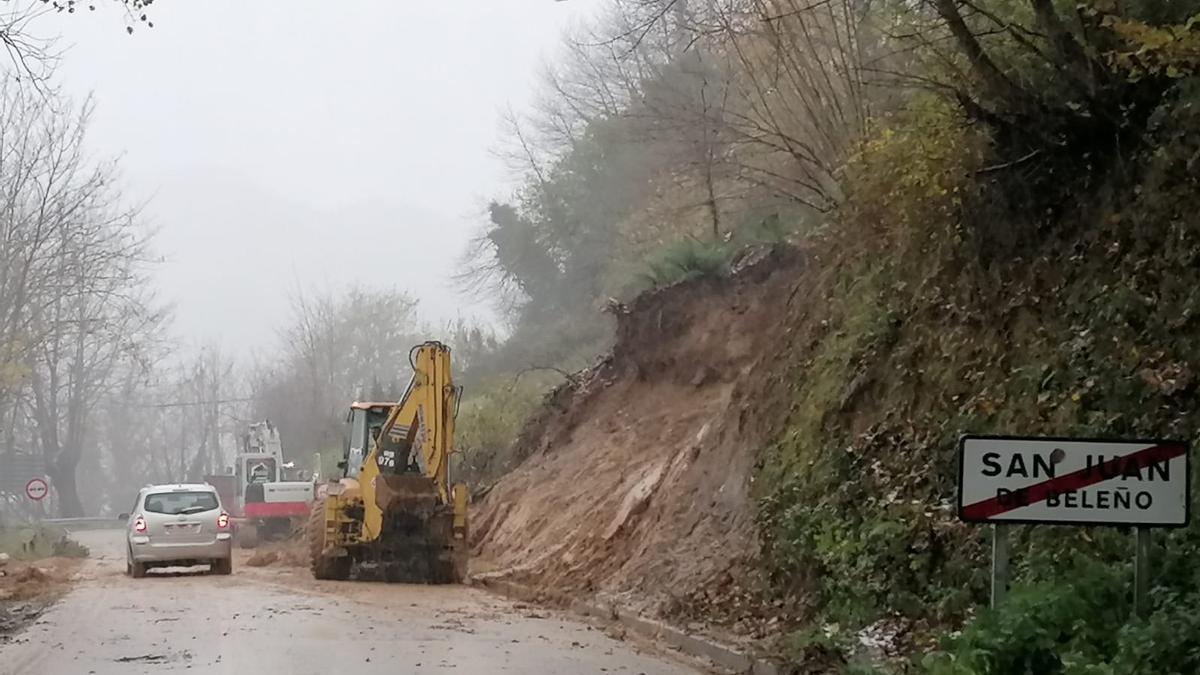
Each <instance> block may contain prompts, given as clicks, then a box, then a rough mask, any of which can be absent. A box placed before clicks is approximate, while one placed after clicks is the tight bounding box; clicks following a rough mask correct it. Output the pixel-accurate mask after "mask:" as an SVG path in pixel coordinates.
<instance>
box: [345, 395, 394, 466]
mask: <svg viewBox="0 0 1200 675" xmlns="http://www.w3.org/2000/svg"><path fill="white" fill-rule="evenodd" d="M391 409H392V404H391V403H354V404H352V405H351V406H350V413H349V414H348V415H347V416H346V423H347V427H348V428H347V430H346V447H345V452H344V453H343V455H342V456H343V460H342V461H341V462H339V466H341V468H342V473H343V475H344V476H346V477H348V478H357V477H358V472H359V471H360V470H361V469H362V464H363V459H364V458H365V457H366V456H367V453H368V452H370V451H371V443H373V442H374V439H375V436H376V435H378V433H379V429H380V428H381V427H382V426H383V423H384V422H385V421H386V420H387V416H388V412H390V411H391Z"/></svg>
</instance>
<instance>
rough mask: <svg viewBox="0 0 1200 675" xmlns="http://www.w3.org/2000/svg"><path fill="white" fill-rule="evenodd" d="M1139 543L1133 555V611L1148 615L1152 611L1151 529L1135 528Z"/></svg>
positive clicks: (1140, 614) (1138, 614) (1139, 614)
mask: <svg viewBox="0 0 1200 675" xmlns="http://www.w3.org/2000/svg"><path fill="white" fill-rule="evenodd" d="M1133 531H1134V537H1136V538H1137V543H1136V545H1135V546H1134V554H1133V555H1134V557H1133V613H1134V614H1136V615H1137V616H1146V615H1147V614H1149V613H1150V598H1149V596H1150V529H1149V528H1146V527H1135V528H1133Z"/></svg>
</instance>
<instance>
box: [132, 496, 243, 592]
mask: <svg viewBox="0 0 1200 675" xmlns="http://www.w3.org/2000/svg"><path fill="white" fill-rule="evenodd" d="M121 519H122V520H128V521H129V528H128V529H127V530H126V535H125V539H126V545H127V546H126V550H127V551H128V553H127V556H128V557H127V558H126V565H125V569H126V572H127V573H128V574H129V576H131V577H133V578H135V579H140V578H142V577H144V576H146V570H148V569H150V568H151V567H190V566H192V565H209V569H210V570H211V571H212V573H213V574H230V573H232V572H233V547H232V540H233V521H232V520H231V519H230V518H229V513H228V512H227V511H225V509H224V507H222V506H221V498H220V497H219V496H218V495H217V490H216V488H214V487H213V486H211V485H208V484H206V483H199V484H179V485H148V486H146V487H144V488H142V489H141V490H140V491H139V492H138V496H137V502H135V503H134V505H133V511H131V512H130V513H123V514H121Z"/></svg>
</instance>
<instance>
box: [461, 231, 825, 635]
mask: <svg viewBox="0 0 1200 675" xmlns="http://www.w3.org/2000/svg"><path fill="white" fill-rule="evenodd" d="M805 267H806V262H805V256H804V254H803V253H802V252H800V251H797V250H795V249H782V250H776V251H773V252H771V253H770V254H767V255H765V256H760V259H759V260H758V261H757V262H755V263H753V264H751V265H748V266H746V267H745V269H743V271H741V272H740V273H738V274H736V275H734V276H732V277H730V278H726V279H715V280H714V279H708V280H699V281H694V282H689V283H684V284H680V285H677V286H673V287H670V288H667V289H664V290H661V291H658V292H655V293H650V294H646V295H643V296H642V297H640V298H639V299H638V300H636V301H635V302H634V303H633V304H632V305H630V306H629V307H628V308H627V309H626V311H625V312H623V313H621V314H620V315H619V316H618V328H617V336H616V342H615V345H614V348H613V351H612V353H611V354H610V355H609V356H608V357H607V358H605V359H604V360H602V361H601V362H600V363H599V364H598V365H597V366H595V367H593V368H592V369H590V370H588V371H585V372H584V373H581V374H579V375H578V376H577V377H576V378H575V379H574V381H572V382H570V383H568V384H566V385H563V387H561V388H560V389H558V390H557V391H555V392H554V393H553V394H551V396H550V397H549V399H548V401H547V404H546V406H545V408H544V409H543V410H542V411H541V412H540V413H539V414H537V415H535V416H534V418H532V419H531V420H530V422H529V423H528V425H527V427H526V428H525V430H524V431H523V433H522V435H521V438H520V439H519V440H518V446H517V448H516V450H517V451H518V452H519V453H520V454H521V455H523V456H525V457H526V458H525V460H524V461H523V462H522V464H521V465H520V466H519V467H518V468H517V469H516V470H515V471H513V472H512V473H510V474H509V475H507V476H505V477H504V478H503V479H502V480H501V481H500V482H499V483H497V485H496V486H495V487H494V488H493V489H492V490H491V491H490V492H489V493H488V494H487V496H486V497H485V498H484V499H483V500H482V501H481V502H480V503H478V504H477V505H476V507H475V513H474V522H473V533H472V543H473V548H474V554H475V556H476V559H477V560H478V561H479V562H480V563H481V565H480V567H483V566H486V567H488V568H492V569H495V570H496V571H495V572H494V574H497V575H499V576H504V577H507V578H510V579H513V580H519V581H524V582H527V583H532V584H536V585H539V586H541V587H544V588H549V589H553V590H557V591H565V592H585V593H596V594H600V595H605V596H612V595H619V596H623V597H624V599H625V600H626V601H628V602H631V603H633V604H635V605H636V606H638V607H640V608H641V609H644V610H649V611H651V612H652V613H661V612H662V611H663V610H664V608H666V607H668V606H669V603H670V601H671V600H672V598H682V597H685V596H687V595H689V594H692V593H694V592H695V591H697V590H698V589H704V588H709V587H713V586H714V585H720V584H725V583H726V582H728V580H729V579H730V578H737V574H738V572H737V570H738V568H739V566H740V565H742V564H743V563H744V562H746V561H747V560H748V559H750V558H752V557H753V556H754V555H755V554H756V552H757V549H758V537H757V532H756V527H755V521H756V506H755V499H754V496H753V492H754V489H753V484H752V483H753V476H754V473H755V463H756V460H757V454H758V451H759V448H761V446H762V444H763V442H764V441H765V440H766V439H767V438H769V435H770V433H771V430H772V429H773V428H774V427H775V425H776V424H777V423H778V422H779V421H780V420H781V419H782V417H783V415H784V414H786V405H785V406H783V408H784V409H781V407H780V406H779V405H777V404H775V403H773V401H775V400H778V399H784V400H786V397H780V396H774V395H773V393H772V392H777V391H778V390H779V386H780V385H781V384H782V380H783V377H782V373H783V371H784V369H783V368H781V367H780V364H778V363H776V358H777V355H778V354H780V352H781V350H782V348H783V347H784V346H785V345H786V343H787V341H788V340H791V339H792V336H791V335H790V333H791V331H789V330H787V329H785V328H784V326H783V325H781V324H782V323H783V321H782V317H784V316H786V315H788V314H790V313H791V312H789V311H788V307H789V306H791V305H793V304H794V303H799V302H803V301H804V300H805V299H806V298H805V297H804V294H803V292H801V291H798V290H797V289H799V288H801V285H800V284H801V283H802V279H803V277H804V276H806V274H805Z"/></svg>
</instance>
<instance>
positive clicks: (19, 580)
mask: <svg viewBox="0 0 1200 675" xmlns="http://www.w3.org/2000/svg"><path fill="white" fill-rule="evenodd" d="M79 564H80V563H79V560H77V559H73V558H46V559H44V560H37V561H33V562H11V561H9V562H7V563H6V564H4V565H3V566H0V641H3V640H5V639H7V638H8V637H9V636H11V635H13V634H15V633H16V632H17V631H19V630H20V629H21V628H23V627H24V626H26V625H27V624H29V623H31V622H32V621H34V620H35V619H37V617H38V616H40V615H41V613H42V612H43V611H45V609H46V608H47V607H49V606H50V605H52V604H54V602H55V601H56V600H58V598H60V597H61V596H62V595H63V594H64V593H66V592H67V590H68V589H69V588H70V585H71V582H72V581H74V580H76V579H77V578H78V571H79Z"/></svg>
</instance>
